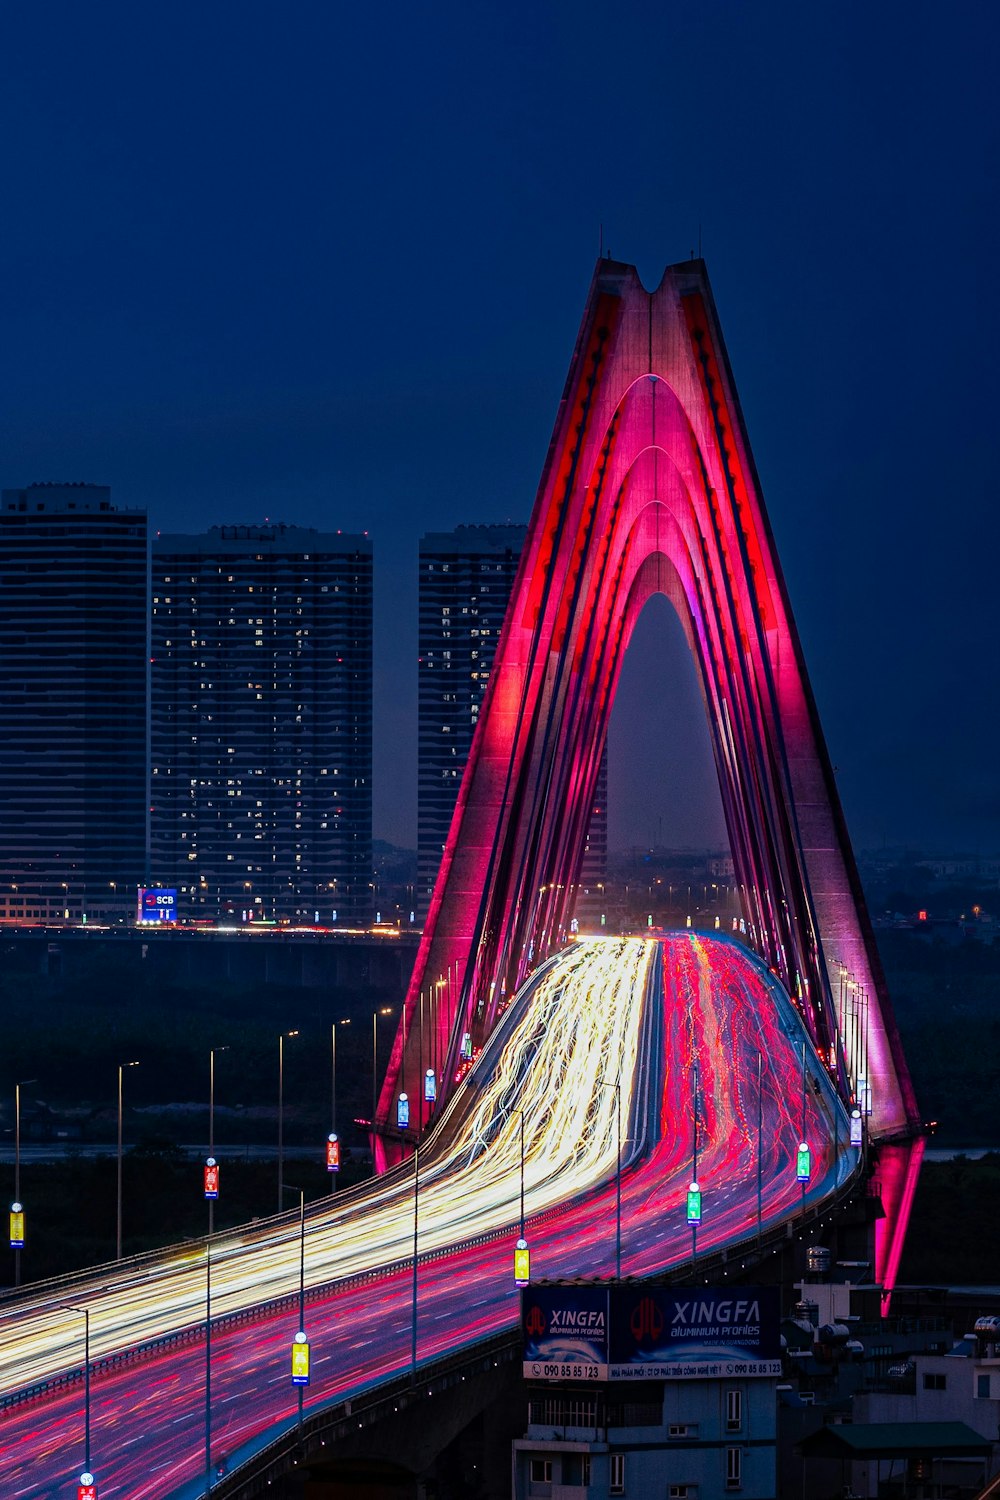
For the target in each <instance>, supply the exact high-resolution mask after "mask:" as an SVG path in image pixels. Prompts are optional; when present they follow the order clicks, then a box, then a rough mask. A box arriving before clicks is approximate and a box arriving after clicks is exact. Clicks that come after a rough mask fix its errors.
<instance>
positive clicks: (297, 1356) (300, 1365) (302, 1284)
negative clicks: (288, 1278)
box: [279, 1182, 309, 1439]
mask: <svg viewBox="0 0 1000 1500" xmlns="http://www.w3.org/2000/svg"><path fill="white" fill-rule="evenodd" d="M279 1192H283V1193H298V1195H299V1330H298V1333H297V1334H296V1335H295V1338H294V1340H293V1342H292V1382H293V1384H294V1385H296V1386H297V1387H298V1392H299V1437H300V1439H301V1435H302V1391H303V1387H304V1386H306V1385H308V1383H309V1342H308V1340H307V1338H306V1195H305V1190H304V1189H303V1188H299V1187H294V1186H293V1185H292V1183H290V1182H282V1183H279Z"/></svg>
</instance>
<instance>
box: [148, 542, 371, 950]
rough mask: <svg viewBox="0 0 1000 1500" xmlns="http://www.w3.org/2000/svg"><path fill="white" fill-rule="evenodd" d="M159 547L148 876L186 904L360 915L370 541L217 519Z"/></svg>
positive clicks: (205, 913) (296, 915)
mask: <svg viewBox="0 0 1000 1500" xmlns="http://www.w3.org/2000/svg"><path fill="white" fill-rule="evenodd" d="M152 554H153V579H152V648H151V652H150V654H151V657H152V666H151V673H152V678H151V684H152V692H151V738H152V757H151V760H152V777H151V788H152V789H151V797H150V802H151V805H152V839H151V852H152V860H151V875H152V878H153V879H154V880H155V881H156V882H157V883H160V884H163V885H165V886H174V885H175V886H176V887H177V890H178V903H179V907H180V912H181V915H182V917H188V918H191V917H199V916H201V917H208V918H214V919H219V918H226V917H232V918H235V920H237V921H243V920H247V921H275V920H277V921H292V922H307V923H314V922H319V923H320V924H321V925H331V924H336V925H338V926H344V925H348V924H351V923H354V922H358V921H364V920H367V919H368V918H369V916H370V908H371V880H372V858H371V855H372V848H371V844H372V793H371V768H372V547H371V543H370V541H369V540H368V538H367V537H364V536H348V535H340V534H339V533H338V534H336V535H331V534H324V533H320V532H317V531H313V530H310V529H306V528H302V527H296V526H284V525H270V524H266V525H261V526H215V527H212V529H211V530H210V531H209V532H207V533H205V534H203V535H199V536H161V537H158V538H156V540H155V541H154V543H153V549H152Z"/></svg>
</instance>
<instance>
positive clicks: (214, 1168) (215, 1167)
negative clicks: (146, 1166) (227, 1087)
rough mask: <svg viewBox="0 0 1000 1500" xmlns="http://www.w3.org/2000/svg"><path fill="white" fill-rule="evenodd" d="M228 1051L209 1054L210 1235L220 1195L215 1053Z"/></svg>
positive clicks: (207, 1190) (215, 1049)
mask: <svg viewBox="0 0 1000 1500" xmlns="http://www.w3.org/2000/svg"><path fill="white" fill-rule="evenodd" d="M228 1051H229V1048H228V1046H226V1047H212V1048H210V1049H209V1054H208V1161H207V1162H206V1163H205V1167H206V1175H205V1197H206V1198H207V1199H208V1232H209V1234H210V1235H211V1234H213V1233H214V1231H215V1200H216V1198H217V1197H218V1196H219V1164H218V1162H217V1161H216V1157H215V1054H216V1053H217V1052H228ZM209 1174H211V1175H209Z"/></svg>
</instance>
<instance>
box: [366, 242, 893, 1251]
mask: <svg viewBox="0 0 1000 1500" xmlns="http://www.w3.org/2000/svg"><path fill="white" fill-rule="evenodd" d="M654 593H662V594H664V595H666V597H667V598H668V599H669V600H670V601H671V603H672V604H673V606H674V608H675V609H676V610H677V613H678V616H679V617H680V620H681V624H682V626H683V629H684V631H685V634H686V636H687V640H688V643H689V645H690V648H691V652H692V655H693V657H694V659H695V663H696V666H697V670H698V674H699V679H700V683H701V688H702V693H703V696H704V701H705V706H706V710H707V714H708V721H709V727H710V733H711V738H712V743H713V747H714V753H715V761H716V767H717V771H718V777H719V784H720V788H721V793H722V803H723V808H724V811H725V816H726V821H727V826H728V832H729V843H730V847H731V849H732V853H733V859H734V864H735V869H736V877H737V881H738V884H739V887H740V894H741V900H742V905H743V910H744V912H745V913H746V917H747V922H748V926H749V929H750V936H751V940H752V942H753V944H754V946H755V947H756V948H757V950H758V952H759V953H760V954H761V956H762V957H763V959H764V960H765V962H766V963H767V964H768V965H769V966H770V967H771V968H772V969H773V970H774V972H775V973H776V974H778V975H779V977H780V978H781V980H782V981H783V983H784V984H785V986H786V988H787V989H788V991H789V993H790V994H791V995H792V996H793V998H795V999H796V1001H797V1003H798V1005H799V1007H800V1010H801V1013H802V1015H803V1018H804V1021H805V1024H806V1026H807V1028H808V1030H809V1033H810V1035H811V1036H812V1038H813V1041H814V1043H815V1045H816V1048H817V1050H818V1052H819V1053H820V1054H821V1055H822V1056H823V1057H824V1058H825V1059H826V1060H827V1061H828V1064H829V1066H830V1067H831V1069H832V1070H833V1071H834V1072H835V1074H836V1075H837V1078H838V1081H839V1083H840V1085H841V1089H842V1093H843V1095H844V1097H845V1098H846V1097H848V1096H849V1095H853V1096H855V1097H861V1096H863V1097H864V1098H865V1100H866V1102H867V1101H869V1100H870V1111H871V1113H870V1126H871V1135H872V1139H873V1140H875V1141H877V1142H883V1143H888V1142H892V1141H908V1140H911V1139H912V1138H913V1137H914V1135H915V1134H916V1131H917V1129H918V1116H917V1110H916V1103H915V1100H914V1097H913V1091H912V1088H911V1085H910V1080H909V1075H908V1073H907V1070H906V1065H905V1062H904V1060H903V1056H902V1052H901V1050H900V1046H899V1041H898V1037H897V1033H896V1028H895V1024H894V1021H893V1017H892V1013H891V1009H890V1006H889V1002H888V996H887V994H886V989H885V982H884V979H883V976H882V971H881V966H880V964H879V960H878V955H877V952H876V948H875V944H874V940H873V936H872V932H871V926H870V923H869V919H868V915H867V912H866V909H865V904H864V899H863V896H862V893H861V886H860V882H859V880H858V875H857V870H856V867H855V862H854V857H853V854H852V852H851V848H850V844H849V841H848V837H847V831H846V827H845V823H844V818H843V814H842V811H841V807H840V801H839V798H838V795H837V790H836V787H835V784H834V778H833V772H832V768H831V765H830V760H829V756H828V753H827V749H826V745H825V743H824V740H823V735H822V731H821V728H820V724H819V718H818V715H817V711H816V704H815V701H814V699H813V695H812V691H811V689H810V686H809V681H808V677H807V674H806V669H805V663H804V661H803V656H802V650H801V646H800V642H799V638H798V635H797V632H796V629H795V624H794V621H793V619H792V615H791V609H790V606H789V601H788V595H787V591H786V589H785V584H784V580H783V578H782V574H781V568H780V565H779V562H778V557H777V553H776V551H775V546H774V541H773V538H772V535H771V528H770V525H769V523H768V519H767V515H766V512H765V509H764V502H763V498H762V495H761V490H760V485H759V482H758V479H757V473H756V469H755V467H754V462H753V458H752V456H751V453H750V447H749V442H748V439H747V434H746V430H745V426H744V422H743V416H742V413H741V411H740V406H739V402H738V399H737V395H736V389H735V385H734V383H733V378H732V374H731V371H730V367H729V361H728V358H727V355H726V350H725V345H724V343H723V339H722V334H721V331H720V328H719V323H718V319H717V316H716V311H715V305H714V302H713V299H712V294H711V290H710V287H709V282H708V277H707V274H706V271H705V267H704V264H703V263H702V262H701V261H700V260H692V261H689V262H686V263H684V264H681V265H678V266H672V267H670V268H669V269H668V270H667V271H666V272H665V274H664V276H663V279H662V281H661V282H660V285H659V286H658V287H657V288H656V289H655V291H652V292H647V291H646V290H645V288H644V287H643V286H642V284H641V282H640V280H639V277H638V274H637V272H636V270H635V268H634V267H633V266H629V265H624V264H620V263H618V262H614V261H610V260H601V261H599V262H598V265H597V268H596V271H595V275H594V279H593V283H592V286H591V291H590V295H589V298H588V301H587V306H586V310H585V312H584V317H583V322H582V324H581V327H580V332H579V336H578V339H577V343H576V349H575V351H574V354H573V360H572V363H571V366H570V371H569V376H568V379H567V382H566V387H565V391H564V394H563V399H562V402H561V404H560V407H559V414H558V418H557V421H556V427H555V431H554V433H553V437H552V442H551V445H550V448H549V452H548V457H547V459H546V463H545V469H544V472H543V475H542V480H541V485H540V487H539V491H538V497H537V500H536V503H535V508H534V512H533V515H532V518H531V522H530V525H529V529H528V537H527V540H526V542H525V546H524V549H523V552H522V555H521V562H520V567H519V571H518V575H517V579H516V581H515V584H514V588H513V591H512V595H511V603H510V607H509V609H508V612H507V617H506V621H505V624H504V628H503V634H502V636H501V640H500V644H499V648H498V651H497V655H496V659H495V664H494V670H493V673H492V676H491V679H490V684H489V691H488V693H487V696H486V700H485V703H484V706H483V711H482V713H481V715H480V722H479V726H478V728H477V731H476V735H475V739H474V741H473V745H472V751H471V754H470V758H469V763H468V767H467V770H466V773H465V777H464V779H463V782H462V786H461V791H460V793H459V798H458V803H457V806H456V809H455V815H454V818H453V821H452V825H451V832H450V835H449V838H448V841H447V845H446V848H445V854H444V859H443V862H442V866H441V872H440V875H439V878H438V881H437V885H436V888H435V892H434V897H433V900H432V902H431V907H430V912H429V916H428V921H427V924H426V928H425V931H424V937H423V942H422V944H421V947H420V951H419V955H418V959H417V963H416V967H415V970H414V974H413V979H412V983H411V986H410V991H409V994H408V996H407V1001H406V1010H407V1020H406V1022H405V1023H404V1024H405V1030H404V1029H403V1027H401V1029H400V1033H399V1035H398V1037H397V1040H396V1046H395V1050H394V1052H393V1056H392V1061H391V1065H390V1069H389V1073H388V1076H387V1078H386V1082H385V1086H384V1088H383V1092H382V1097H381V1101H380V1106H379V1122H380V1124H381V1125H384V1123H385V1122H386V1121H387V1120H388V1119H389V1118H390V1110H391V1103H392V1100H393V1099H394V1098H395V1095H396V1093H397V1092H398V1090H399V1089H401V1088H405V1089H406V1090H407V1091H408V1092H409V1093H410V1097H411V1098H413V1097H416V1095H417V1093H418V1088H417V1083H418V1076H417V1075H418V1068H419V1066H420V1063H421V1058H422V1056H423V1057H426V1056H427V1055H428V1052H429V1050H430V1049H431V1048H433V1051H434V1055H435V1057H436V1059H437V1061H438V1063H439V1066H440V1070H441V1072H442V1073H443V1075H444V1088H445V1091H447V1090H448V1088H449V1087H450V1086H451V1084H452V1081H453V1079H454V1076H455V1073H456V1071H457V1069H458V1065H459V1062H460V1052H461V1049H462V1046H463V1041H464V1040H465V1039H466V1038H467V1037H468V1038H469V1039H470V1040H471V1042H472V1044H473V1045H476V1044H479V1043H481V1042H482V1041H483V1040H484V1039H485V1037H487V1036H488V1035H489V1033H490V1031H491V1029H492V1027H493V1025H494V1023H495V1021H496V1018H497V1014H498V1009H499V1007H500V1006H501V1005H502V1003H503V1000H504V997H505V996H507V995H510V994H512V993H513V992H514V990H515V989H516V988H517V986H518V985H519V983H520V982H521V980H522V979H523V978H524V977H525V975H526V973H527V972H528V971H529V969H530V968H532V967H533V966H534V965H535V964H537V963H538V962H539V960H541V959H542V958H544V957H545V956H546V954H547V953H549V952H550V951H552V949H553V948H554V946H555V945H557V944H558V943H559V942H560V941H561V940H562V939H563V937H564V935H565V929H566V925H567V922H568V918H569V915H570V913H571V912H572V909H573V902H574V899H575V894H576V885H577V882H578V880H579V876H580V869H581V860H582V855H583V848H584V841H585V836H586V831H587V821H588V815H589V811H590V807H591V805H592V802H593V797H594V789H595V784H596V778H597V775H598V768H599V765H600V760H601V754H602V751H603V748H604V744H605V739H606V735H607V729H608V721H609V717H610V713H611V707H612V703H613V700H614V696H615V689H616V686H617V683H618V677H619V672H620V669H621V664H622V658H623V656H624V653H625V650H626V648H627V646H628V642H629V638H630V635H631V632H632V629H633V627H634V625H635V622H636V620H637V618H638V616H639V614H640V612H641V610H642V608H643V606H644V605H645V603H646V601H647V600H648V599H649V598H650V596H651V595H652V594H654ZM845 983H846V985H847V990H846V992H845ZM420 1012H423V1015H424V1021H423V1025H421V1026H418V1025H415V1024H414V1021H415V1020H416V1019H417V1018H418V1017H419V1014H420ZM404 1037H405V1038H406V1044H405V1049H404ZM465 1045H466V1047H468V1045H469V1042H468V1041H466V1042H465ZM382 1154H383V1155H385V1154H386V1152H385V1148H383V1150H382ZM918 1157H919V1150H916V1151H914V1152H912V1153H908V1154H907V1155H906V1158H905V1161H906V1163H908V1165H906V1166H905V1167H904V1169H903V1170H902V1171H901V1173H900V1174H899V1175H898V1180H895V1181H893V1174H892V1173H891V1172H886V1174H885V1182H884V1184H883V1194H884V1197H885V1198H887V1199H888V1200H889V1201H887V1203H886V1207H887V1213H888V1220H887V1223H888V1228H889V1231H890V1232H889V1234H888V1235H886V1234H885V1233H883V1235H882V1237H881V1250H880V1258H881V1260H882V1267H881V1269H882V1271H883V1272H886V1271H887V1270H888V1271H889V1272H890V1273H891V1271H892V1270H893V1269H894V1266H893V1261H894V1259H898V1253H899V1245H900V1244H901V1239H900V1234H899V1233H896V1232H895V1231H896V1229H897V1228H898V1229H899V1230H900V1231H901V1228H902V1224H903V1223H904V1222H905V1207H906V1203H907V1201H908V1197H909V1195H910V1194H911V1193H912V1187H913V1180H914V1172H915V1162H916V1160H917V1159H918Z"/></svg>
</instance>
